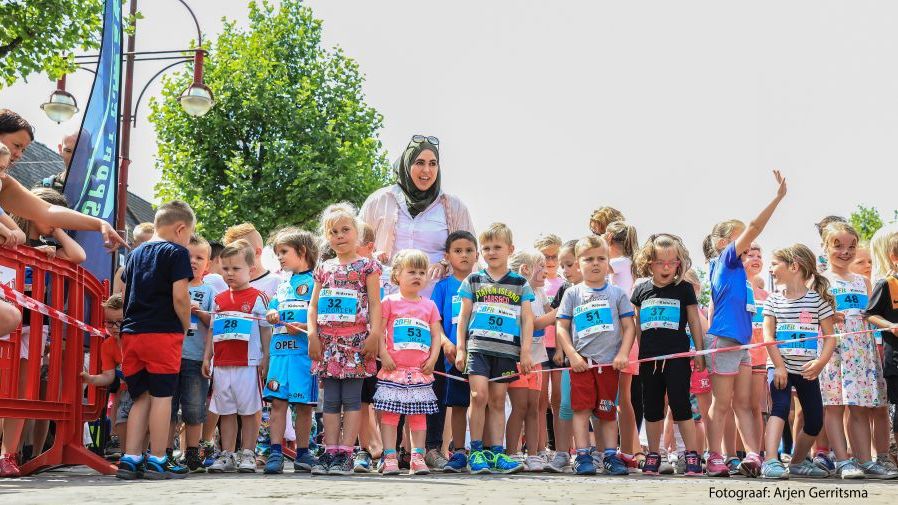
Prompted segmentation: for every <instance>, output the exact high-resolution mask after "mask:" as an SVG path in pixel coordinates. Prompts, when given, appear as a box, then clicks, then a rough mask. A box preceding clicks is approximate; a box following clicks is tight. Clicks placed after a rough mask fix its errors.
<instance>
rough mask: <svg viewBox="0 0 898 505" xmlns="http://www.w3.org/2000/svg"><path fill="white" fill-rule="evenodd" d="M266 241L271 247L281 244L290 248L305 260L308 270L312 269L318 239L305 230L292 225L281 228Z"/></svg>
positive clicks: (316, 254) (315, 258)
mask: <svg viewBox="0 0 898 505" xmlns="http://www.w3.org/2000/svg"><path fill="white" fill-rule="evenodd" d="M268 243H269V245H271V247H272V248H277V247H278V246H282V245H285V246H287V247H290V248H292V249H293V250H294V251H296V254H298V255H299V256H302V257H303V258H304V259H305V260H306V265H308V267H309V269H310V270H312V269H314V268H315V264H316V263H317V262H318V240H317V238H316V237H315V235H312V234H311V233H309V232H307V231H306V230H303V229H300V228H295V227H292V226H290V227H287V228H281V229H280V230H278V231H276V232H275V233H274V235H272V237H271V240H269V241H268Z"/></svg>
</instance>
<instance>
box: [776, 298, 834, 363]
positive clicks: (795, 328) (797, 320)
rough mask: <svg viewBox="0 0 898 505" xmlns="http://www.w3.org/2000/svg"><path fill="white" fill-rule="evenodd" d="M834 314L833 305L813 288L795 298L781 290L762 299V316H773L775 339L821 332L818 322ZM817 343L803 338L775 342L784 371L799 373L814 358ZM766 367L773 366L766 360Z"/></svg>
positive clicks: (805, 336)
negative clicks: (764, 300)
mask: <svg viewBox="0 0 898 505" xmlns="http://www.w3.org/2000/svg"><path fill="white" fill-rule="evenodd" d="M833 314H835V311H834V310H833V308H832V306H831V305H830V304H828V303H826V302H825V301H824V300H823V298H820V295H819V294H817V292H816V291H814V290H813V289H809V290H808V292H807V293H805V294H804V296H802V297H801V298H798V299H797V300H792V299H789V298H786V296H785V295H783V294H782V293H773V294H771V295H770V296H769V297H768V298H767V300H766V302H764V317H765V318H767V317H774V318H776V330H775V331H776V333H775V335H776V340H791V339H796V338H808V337H816V336H817V335H819V334H820V321H821V320H823V319H826V318H827V317H831V316H832V315H833ZM818 342H819V341H818V340H805V341H803V342H793V343H791V344H781V345H778V346H777V348H778V349H779V351H780V355H781V356H782V357H783V361H784V362H785V364H786V371H787V372H789V373H794V374H801V367H802V366H804V364H805V363H807V362H809V361H811V360H814V359H816V358H817V354H818ZM767 366H768V367H773V362H772V361H770V360H769V359H768V361H767Z"/></svg>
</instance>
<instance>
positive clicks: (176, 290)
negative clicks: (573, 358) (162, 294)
mask: <svg viewBox="0 0 898 505" xmlns="http://www.w3.org/2000/svg"><path fill="white" fill-rule="evenodd" d="M189 282H190V281H188V280H187V278H184V279H180V280H177V281H175V282H174V283H173V284H172V287H171V296H172V305H174V307H175V314H177V315H178V319H180V320H181V327H183V328H184V330H183V331H187V330H188V329H190V291H188V289H187V285H188V284H189Z"/></svg>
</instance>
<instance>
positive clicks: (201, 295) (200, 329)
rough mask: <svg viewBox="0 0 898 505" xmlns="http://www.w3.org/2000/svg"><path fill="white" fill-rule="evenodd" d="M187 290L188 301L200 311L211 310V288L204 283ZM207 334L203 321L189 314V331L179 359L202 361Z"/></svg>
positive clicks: (207, 330)
mask: <svg viewBox="0 0 898 505" xmlns="http://www.w3.org/2000/svg"><path fill="white" fill-rule="evenodd" d="M187 290H188V291H189V292H190V301H191V302H196V303H197V304H198V305H199V309H200V310H202V311H205V312H209V311H211V310H212V298H214V297H215V291H213V289H212V286H210V285H208V284H205V283H204V284H200V285H199V286H190V287H188V288H187ZM208 334H209V327H208V326H206V325H205V324H203V321H202V320H201V319H200V318H199V317H197V315H196V314H190V329H188V330H187V335H186V336H184V345H183V347H182V348H181V349H182V350H181V357H182V358H184V359H192V360H196V361H202V360H203V351H204V349H205V347H206V335H208Z"/></svg>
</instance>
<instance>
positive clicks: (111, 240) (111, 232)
mask: <svg viewBox="0 0 898 505" xmlns="http://www.w3.org/2000/svg"><path fill="white" fill-rule="evenodd" d="M100 234H101V235H103V246H104V247H106V250H108V251H110V252H111V251H115V250H117V249H119V248H120V247H124V248H125V249H130V247H128V243H127V242H125V240H124V239H123V238H122V237H121V235H119V234H118V232H116V231H115V229H113V228H112V226H109V223H107V222H106V221H102V220H100Z"/></svg>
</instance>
